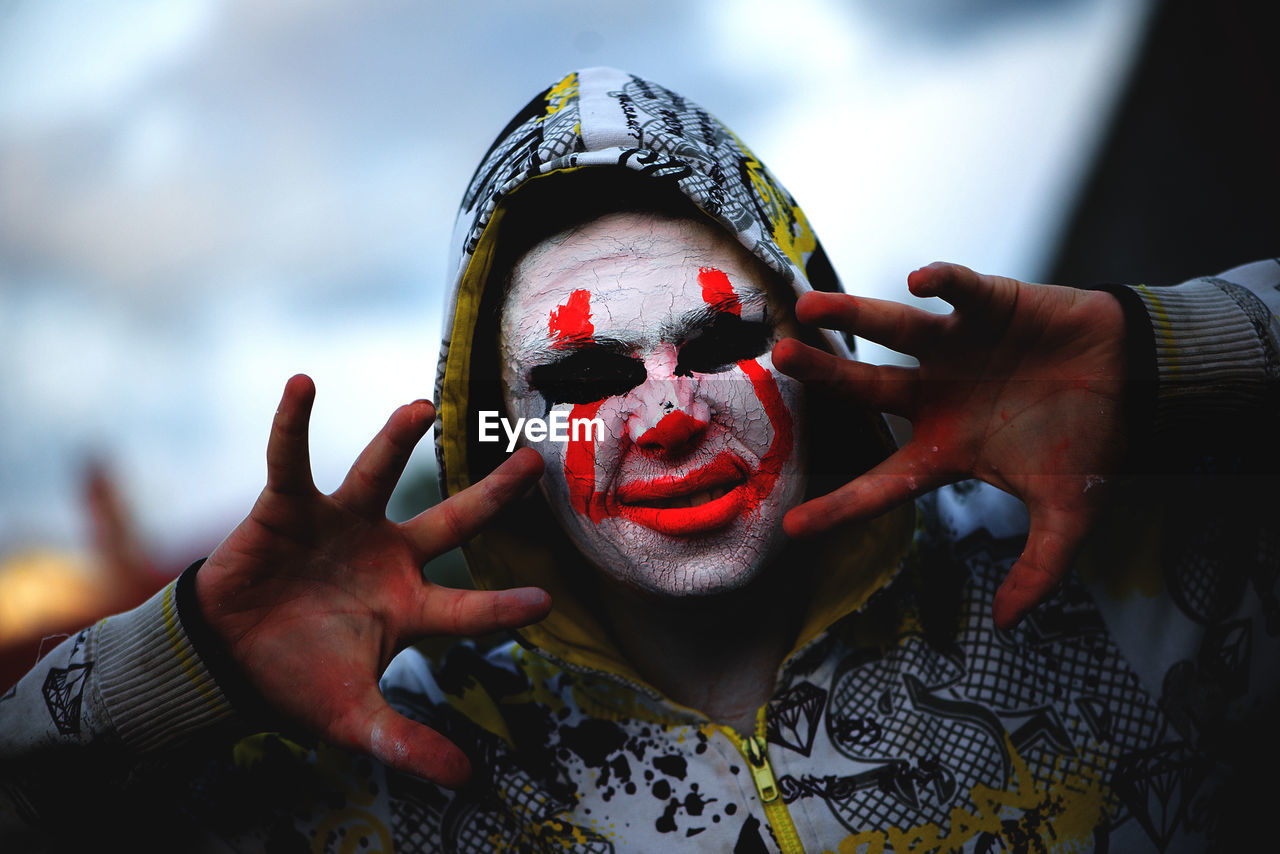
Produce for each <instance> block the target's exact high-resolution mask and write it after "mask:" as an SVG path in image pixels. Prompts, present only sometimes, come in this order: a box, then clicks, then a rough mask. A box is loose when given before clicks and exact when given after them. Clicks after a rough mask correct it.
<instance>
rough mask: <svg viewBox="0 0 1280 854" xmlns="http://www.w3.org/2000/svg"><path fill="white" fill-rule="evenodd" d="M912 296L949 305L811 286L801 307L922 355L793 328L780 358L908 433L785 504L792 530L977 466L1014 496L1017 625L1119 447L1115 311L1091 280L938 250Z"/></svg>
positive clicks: (1009, 608) (1007, 592)
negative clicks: (1022, 509)
mask: <svg viewBox="0 0 1280 854" xmlns="http://www.w3.org/2000/svg"><path fill="white" fill-rule="evenodd" d="M907 284H908V287H909V288H910V290H911V292H912V293H913V294H915V295H916V296H921V297H927V296H938V297H941V298H942V299H944V300H946V301H947V302H948V303H950V304H951V306H952V307H953V309H954V311H952V312H951V313H950V314H947V315H939V314H933V313H931V312H927V311H923V310H921V309H917V308H913V307H909V306H905V305H901V304H898V303H895V302H888V301H884V300H877V299H868V298H863V297H853V296H849V295H846V294H828V293H810V294H805V295H804V296H803V297H801V298H800V300H799V301H798V302H797V303H796V317H797V319H799V320H800V322H801V323H807V324H814V325H818V326H824V327H829V328H835V329H843V330H847V331H850V332H853V333H856V334H858V335H861V336H863V337H865V338H867V339H869V340H871V341H875V342H877V343H879V344H883V345H884V346H886V347H889V348H891V349H893V350H897V351H899V352H902V353H908V354H910V355H912V356H915V357H916V358H917V359H918V360H919V363H920V364H919V367H918V368H904V367H897V366H875V365H868V364H864V363H861V362H854V361H849V360H846V359H840V358H837V357H835V356H833V355H831V354H829V353H824V352H822V351H819V350H815V349H814V348H812V347H808V346H807V345H804V344H801V343H800V342H799V341H795V340H792V339H788V340H785V341H782V342H780V343H779V344H778V345H777V347H775V348H774V351H773V361H774V364H775V365H776V366H777V367H778V369H779V370H781V371H784V372H785V373H787V374H790V375H791V376H794V377H796V378H797V379H800V380H803V381H805V382H806V383H809V384H811V385H813V386H815V387H817V388H818V389H819V390H823V391H827V392H831V393H837V394H844V395H849V396H851V397H853V398H854V399H856V400H858V401H860V402H862V403H863V404H865V405H866V406H868V407H870V408H872V409H876V410H879V411H884V412H891V413H894V414H897V415H902V416H903V417H905V418H907V419H909V420H910V421H911V424H912V427H913V435H912V438H911V440H910V441H909V442H907V443H906V444H905V445H903V447H901V448H899V449H898V450H897V451H896V452H895V453H894V454H892V455H891V456H890V457H889V458H888V459H886V460H884V461H883V462H882V463H880V464H879V465H877V466H875V467H874V468H872V469H871V470H870V471H868V472H866V473H865V474H863V475H862V476H860V477H857V478H855V479H854V480H852V481H851V482H849V483H848V484H846V485H845V486H843V487H841V488H840V489H837V490H836V491H834V492H832V493H830V494H828V495H825V496H822V497H820V498H816V499H813V500H811V501H808V502H806V503H804V504H802V505H800V506H799V507H796V508H794V509H793V510H791V511H790V512H789V513H788V514H787V516H786V517H785V519H784V520H783V524H784V527H785V529H786V531H787V533H788V534H790V535H792V536H805V535H807V534H813V533H817V532H819V531H824V530H827V529H829V528H831V527H833V526H835V525H838V524H840V523H842V522H845V521H848V520H852V519H858V518H866V517H870V516H875V515H877V514H879V513H883V512H885V511H886V510H889V509H890V508H892V507H894V506H895V505H897V504H900V503H902V502H904V501H908V500H910V499H912V498H914V497H916V496H918V495H922V494H924V493H926V492H928V491H930V490H932V489H935V488H937V487H939V486H942V485H943V484H946V483H950V482H953V481H956V480H961V479H964V478H968V477H976V478H979V479H981V480H984V481H986V482H987V483H990V484H993V485H995V486H997V487H999V488H1000V489H1002V490H1004V491H1005V492H1008V493H1011V494H1013V495H1015V496H1017V497H1018V498H1020V499H1021V500H1022V502H1023V503H1024V504H1026V506H1027V510H1028V511H1029V513H1030V519H1031V528H1030V532H1029V534H1028V537H1027V545H1026V548H1025V550H1024V551H1023V553H1022V555H1021V557H1020V558H1019V559H1018V561H1017V563H1015V564H1014V566H1013V568H1012V569H1011V570H1010V572H1009V575H1008V576H1007V577H1006V578H1005V580H1004V582H1003V584H1002V585H1001V587H1000V589H999V590H998V591H997V593H996V596H995V601H994V603H993V605H992V610H993V614H994V617H995V622H996V624H997V625H998V626H1001V627H1010V626H1013V625H1015V624H1016V623H1017V622H1018V621H1019V620H1020V619H1021V618H1022V617H1023V615H1025V614H1026V613H1027V611H1029V610H1031V608H1032V607H1034V606H1035V604H1036V603H1037V602H1038V601H1040V600H1041V599H1042V598H1043V597H1044V596H1045V595H1047V594H1048V593H1049V592H1050V591H1051V590H1052V589H1053V588H1054V587H1055V586H1056V585H1057V584H1058V582H1059V581H1061V579H1062V577H1063V576H1064V575H1065V574H1066V572H1067V570H1068V566H1069V564H1070V561H1071V558H1072V557H1073V556H1074V554H1075V552H1076V550H1077V548H1078V546H1079V544H1080V541H1081V540H1082V539H1083V537H1084V535H1085V534H1086V533H1087V531H1088V529H1089V527H1090V525H1091V522H1092V520H1093V518H1094V516H1095V515H1096V514H1097V511H1098V509H1099V506H1100V501H1101V498H1102V494H1103V492H1104V487H1105V480H1106V478H1107V476H1108V475H1110V474H1112V473H1113V472H1114V471H1115V470H1116V468H1117V466H1118V463H1119V461H1120V459H1121V457H1122V456H1123V454H1124V452H1125V441H1124V424H1123V407H1122V394H1123V392H1124V375H1125V362H1124V341H1123V336H1124V316H1123V311H1122V309H1121V307H1120V304H1119V302H1118V301H1117V300H1116V298H1115V297H1113V296H1112V295H1110V294H1107V293H1104V292H1100V291H1081V290H1075V289H1072V288H1063V287H1056V286H1052V285H1033V284H1027V283H1026V282H1019V281H1016V280H1014V279H1006V278H1000V277H996V276H984V275H979V274H978V273H975V272H973V271H972V270H970V269H968V268H966V267H961V266H959V265H956V264H943V263H935V264H930V265H929V266H927V267H923V268H921V269H919V270H916V271H915V272H914V273H912V274H911V275H910V276H909V277H908V279H907Z"/></svg>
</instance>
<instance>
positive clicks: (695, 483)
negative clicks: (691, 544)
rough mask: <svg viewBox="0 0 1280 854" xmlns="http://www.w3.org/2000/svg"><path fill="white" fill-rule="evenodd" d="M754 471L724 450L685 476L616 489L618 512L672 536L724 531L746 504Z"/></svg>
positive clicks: (640, 523) (633, 483) (627, 485)
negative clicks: (722, 529)
mask: <svg viewBox="0 0 1280 854" xmlns="http://www.w3.org/2000/svg"><path fill="white" fill-rule="evenodd" d="M750 476H751V471H750V468H749V467H748V466H747V464H746V462H745V461H744V460H742V459H741V458H740V457H738V456H736V455H734V454H731V453H729V452H728V451H722V452H721V453H719V454H718V455H716V458H715V459H713V460H712V461H711V462H710V463H708V464H707V465H705V466H702V467H700V468H696V469H694V470H693V471H691V472H689V473H688V474H685V475H684V476H682V477H660V478H656V479H654V480H645V481H632V482H631V483H626V484H623V485H622V486H620V487H618V490H617V492H616V493H615V497H616V499H617V502H618V511H619V512H620V514H621V515H623V516H626V517H627V518H628V519H630V520H631V521H633V522H635V523H636V524H638V525H644V526H645V527H646V528H652V529H653V530H655V531H657V532H659V533H661V534H667V535H669V536H673V537H689V536H695V535H697V534H701V533H705V532H707V531H713V530H715V529H717V528H723V527H724V526H725V525H728V524H729V523H730V522H732V521H733V520H734V519H735V518H737V517H738V516H739V515H740V514H741V513H742V511H743V510H744V509H745V508H746V506H747V503H748V502H747V481H748V479H749V478H750Z"/></svg>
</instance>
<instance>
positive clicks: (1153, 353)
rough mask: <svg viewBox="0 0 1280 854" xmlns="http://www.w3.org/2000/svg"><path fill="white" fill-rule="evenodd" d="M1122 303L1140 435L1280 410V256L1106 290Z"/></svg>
mask: <svg viewBox="0 0 1280 854" xmlns="http://www.w3.org/2000/svg"><path fill="white" fill-rule="evenodd" d="M1108 290H1110V291H1111V292H1112V293H1113V294H1115V295H1116V296H1117V297H1118V298H1119V299H1120V301H1121V303H1122V304H1123V305H1124V307H1125V314H1126V319H1127V322H1128V326H1129V342H1130V350H1129V362H1130V371H1131V375H1132V376H1133V377H1134V378H1136V379H1137V380H1138V383H1137V384H1136V385H1137V386H1138V387H1137V388H1136V389H1135V391H1136V395H1135V397H1136V398H1137V400H1136V401H1135V410H1136V414H1137V415H1138V418H1137V419H1136V421H1135V423H1134V432H1135V434H1136V435H1137V436H1141V437H1144V438H1150V439H1152V440H1155V441H1157V442H1160V441H1164V440H1166V439H1176V438H1179V437H1185V436H1186V435H1187V434H1202V433H1204V432H1206V431H1208V432H1216V433H1218V434H1223V433H1227V432H1230V431H1232V430H1235V429H1240V428H1251V427H1254V426H1255V425H1262V424H1264V423H1268V424H1272V425H1273V424H1274V423H1275V421H1276V419H1277V416H1278V415H1280V321H1278V320H1277V315H1278V314H1280V260H1277V259H1271V260H1267V261H1258V262H1255V263H1252V264H1245V265H1242V266H1240V267H1236V268H1234V269H1232V270H1228V271H1227V272H1225V273H1222V274H1220V275H1218V276H1207V277H1204V278H1198V279H1192V280H1191V281H1189V282H1184V283H1182V284H1180V285H1175V286H1172V287H1150V286H1147V285H1137V286H1135V287H1114V288H1108Z"/></svg>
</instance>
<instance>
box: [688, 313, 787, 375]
mask: <svg viewBox="0 0 1280 854" xmlns="http://www.w3.org/2000/svg"><path fill="white" fill-rule="evenodd" d="M772 343H773V324H772V323H769V322H768V320H767V319H765V320H743V319H742V318H741V317H739V316H738V315H736V314H728V313H720V314H718V315H717V316H716V317H715V319H714V320H712V321H711V323H709V324H708V325H707V326H705V327H703V328H702V329H701V330H699V331H698V332H697V333H695V334H694V335H693V336H692V337H690V338H689V340H687V341H685V343H684V344H683V345H682V346H681V347H680V354H679V356H678V358H677V360H676V369H675V373H676V376H685V377H687V376H689V375H690V374H717V373H720V372H721V371H725V370H728V369H729V368H732V367H733V366H734V365H736V364H738V362H741V361H742V360H743V359H755V358H757V357H759V356H760V355H762V354H763V353H764V352H765V351H766V350H768V349H769V346H770V345H771V344H772Z"/></svg>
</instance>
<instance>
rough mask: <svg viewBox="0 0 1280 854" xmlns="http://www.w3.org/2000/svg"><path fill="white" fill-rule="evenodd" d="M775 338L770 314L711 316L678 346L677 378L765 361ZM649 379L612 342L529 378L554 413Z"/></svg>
mask: <svg viewBox="0 0 1280 854" xmlns="http://www.w3.org/2000/svg"><path fill="white" fill-rule="evenodd" d="M685 329H686V330H688V329H689V327H688V326H686V327H685ZM774 333H775V328H774V325H773V323H772V322H771V321H770V320H769V318H768V315H767V314H766V315H765V316H764V317H763V318H761V319H759V320H743V319H742V318H741V317H740V316H739V315H736V314H731V313H729V312H726V311H707V312H705V313H704V314H702V316H701V317H700V318H699V320H698V322H697V323H696V324H695V325H693V328H692V330H690V331H689V333H688V336H687V337H685V338H684V341H683V343H681V344H680V345H679V350H678V351H677V356H676V365H675V371H674V373H675V375H676V376H682V377H687V376H690V375H692V374H716V373H721V372H722V371H727V370H730V369H731V368H733V367H734V366H736V365H737V364H738V362H741V361H743V360H744V359H755V358H758V357H759V356H761V355H763V354H764V353H765V352H766V351H767V350H768V349H769V347H770V346H772V345H773V342H774V337H775V335H774ZM647 375H648V374H647V372H646V370H645V366H644V362H643V361H642V360H641V359H640V358H639V357H637V356H635V355H632V354H631V353H630V352H629V348H628V346H627V345H626V344H624V343H622V342H619V341H616V340H614V339H608V340H607V341H605V342H603V343H602V342H601V341H599V340H596V341H594V342H592V343H575V344H574V345H573V348H572V351H571V352H569V353H568V354H567V355H564V356H562V357H560V358H557V359H554V360H553V361H550V362H546V363H544V364H541V365H534V366H533V367H532V368H531V369H530V370H529V374H528V378H529V386H530V388H532V389H533V390H534V391H536V392H538V393H539V394H540V395H542V397H543V399H544V400H545V401H546V403H547V410H548V411H550V409H551V407H553V406H555V405H557V404H561V403H568V404H583V403H595V402H596V401H599V400H604V399H605V398H608V397H616V396H619V395H623V394H626V393H627V392H629V391H631V390H632V389H633V388H635V387H636V386H638V385H640V384H641V383H643V382H644V381H645V379H646V377H647Z"/></svg>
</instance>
